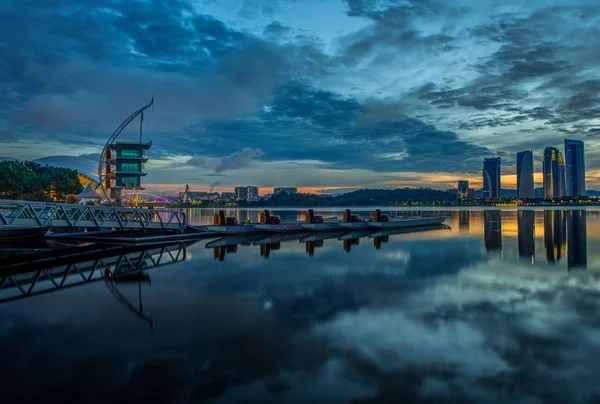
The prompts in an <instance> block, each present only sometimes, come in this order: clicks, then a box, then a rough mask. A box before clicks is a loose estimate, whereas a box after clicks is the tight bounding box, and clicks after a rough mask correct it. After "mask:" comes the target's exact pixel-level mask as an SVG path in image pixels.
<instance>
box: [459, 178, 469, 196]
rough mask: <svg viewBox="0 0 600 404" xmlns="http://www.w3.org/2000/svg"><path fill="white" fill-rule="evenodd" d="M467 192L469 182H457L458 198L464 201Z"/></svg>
mask: <svg viewBox="0 0 600 404" xmlns="http://www.w3.org/2000/svg"><path fill="white" fill-rule="evenodd" d="M468 192H469V181H458V196H459V197H460V199H466V198H467V194H468Z"/></svg>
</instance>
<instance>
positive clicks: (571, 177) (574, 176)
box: [565, 139, 585, 196]
mask: <svg viewBox="0 0 600 404" xmlns="http://www.w3.org/2000/svg"><path fill="white" fill-rule="evenodd" d="M565 161H566V163H567V164H566V167H565V174H566V178H565V191H566V192H565V196H585V155H584V149H583V142H582V141H581V140H570V139H565Z"/></svg>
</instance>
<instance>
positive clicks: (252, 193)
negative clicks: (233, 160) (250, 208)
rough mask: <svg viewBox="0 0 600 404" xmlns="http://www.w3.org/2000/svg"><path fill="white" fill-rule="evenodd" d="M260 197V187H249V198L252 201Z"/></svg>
mask: <svg viewBox="0 0 600 404" xmlns="http://www.w3.org/2000/svg"><path fill="white" fill-rule="evenodd" d="M255 199H258V187H252V186H249V187H248V200H250V201H252V200H255Z"/></svg>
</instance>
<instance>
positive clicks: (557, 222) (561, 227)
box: [544, 210, 567, 262]
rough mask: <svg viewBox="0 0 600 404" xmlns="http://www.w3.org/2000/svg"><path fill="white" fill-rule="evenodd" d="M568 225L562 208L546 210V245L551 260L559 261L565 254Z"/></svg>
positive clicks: (547, 255)
mask: <svg viewBox="0 0 600 404" xmlns="http://www.w3.org/2000/svg"><path fill="white" fill-rule="evenodd" d="M566 237H567V226H566V222H565V212H564V211H562V210H546V211H544V247H545V248H546V258H548V261H550V262H556V261H559V260H560V259H561V258H562V256H563V255H565V248H566V245H565V239H566Z"/></svg>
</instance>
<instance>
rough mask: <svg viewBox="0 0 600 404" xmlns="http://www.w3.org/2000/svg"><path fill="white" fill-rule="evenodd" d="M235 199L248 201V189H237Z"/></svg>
mask: <svg viewBox="0 0 600 404" xmlns="http://www.w3.org/2000/svg"><path fill="white" fill-rule="evenodd" d="M235 199H244V200H248V187H235Z"/></svg>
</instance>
